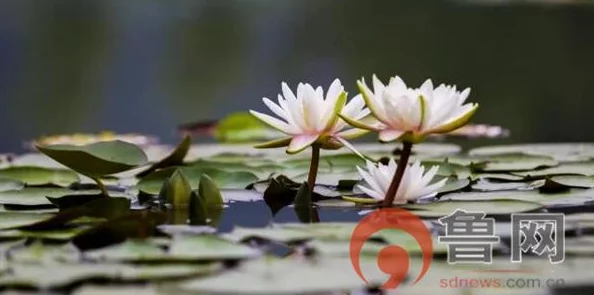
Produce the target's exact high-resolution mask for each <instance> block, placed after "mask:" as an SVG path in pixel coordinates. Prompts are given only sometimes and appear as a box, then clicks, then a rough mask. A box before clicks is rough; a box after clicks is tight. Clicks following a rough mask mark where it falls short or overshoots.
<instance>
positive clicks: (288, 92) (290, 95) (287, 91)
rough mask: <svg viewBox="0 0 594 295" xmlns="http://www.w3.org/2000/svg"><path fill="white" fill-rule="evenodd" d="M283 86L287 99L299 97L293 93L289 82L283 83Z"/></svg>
mask: <svg viewBox="0 0 594 295" xmlns="http://www.w3.org/2000/svg"><path fill="white" fill-rule="evenodd" d="M281 88H282V91H283V96H284V97H285V99H287V100H296V99H297V97H296V96H295V94H294V93H293V91H292V90H291V88H289V85H287V83H285V82H283V83H282V84H281Z"/></svg>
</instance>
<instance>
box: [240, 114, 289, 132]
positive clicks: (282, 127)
mask: <svg viewBox="0 0 594 295" xmlns="http://www.w3.org/2000/svg"><path fill="white" fill-rule="evenodd" d="M250 114H252V116H254V117H256V118H258V119H260V120H261V121H262V122H264V123H266V124H268V125H270V126H271V127H273V128H274V129H277V130H278V131H280V132H283V133H286V134H295V133H297V132H298V130H297V129H296V128H295V127H293V126H291V125H289V124H287V123H286V122H283V121H281V120H279V119H277V118H274V117H272V116H269V115H266V114H262V113H259V112H256V111H252V110H250Z"/></svg>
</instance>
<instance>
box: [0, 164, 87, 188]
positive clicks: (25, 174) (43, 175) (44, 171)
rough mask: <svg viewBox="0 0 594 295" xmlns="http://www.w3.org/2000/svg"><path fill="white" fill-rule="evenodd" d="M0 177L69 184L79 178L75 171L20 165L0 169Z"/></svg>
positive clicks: (25, 181)
mask: <svg viewBox="0 0 594 295" xmlns="http://www.w3.org/2000/svg"><path fill="white" fill-rule="evenodd" d="M0 178H5V179H12V180H18V181H22V182H24V183H26V184H27V185H48V184H53V185H57V186H63V187H66V186H69V185H70V184H72V183H75V182H78V181H79V180H80V179H79V177H78V175H77V174H76V173H74V172H73V171H71V170H65V169H49V168H42V167H31V166H20V167H8V168H4V169H0Z"/></svg>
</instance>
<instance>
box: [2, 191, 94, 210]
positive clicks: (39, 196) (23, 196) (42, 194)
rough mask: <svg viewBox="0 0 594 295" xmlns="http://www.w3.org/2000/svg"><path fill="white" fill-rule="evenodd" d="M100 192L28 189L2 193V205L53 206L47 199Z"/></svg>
mask: <svg viewBox="0 0 594 295" xmlns="http://www.w3.org/2000/svg"><path fill="white" fill-rule="evenodd" d="M99 192H100V191H99V190H81V191H76V190H71V189H67V188H54V187H48V188H45V187H44V188H40V187H26V188H24V189H21V190H14V191H4V192H0V204H5V205H21V206H41V205H50V206H52V203H51V202H50V201H49V200H48V199H47V197H50V198H59V197H62V196H65V195H79V194H80V195H87V194H97V193H99ZM52 207H53V206H52Z"/></svg>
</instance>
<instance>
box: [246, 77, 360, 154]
mask: <svg viewBox="0 0 594 295" xmlns="http://www.w3.org/2000/svg"><path fill="white" fill-rule="evenodd" d="M282 93H283V94H282V95H280V94H279V95H278V104H276V103H274V102H272V101H271V100H270V99H268V98H266V97H264V98H263V99H262V100H263V101H264V104H265V105H266V106H267V107H268V108H269V109H270V110H271V111H272V112H273V113H274V114H275V115H277V116H278V117H279V118H280V119H278V118H275V117H272V116H269V115H266V114H263V113H259V112H256V111H252V110H250V113H251V114H252V115H254V116H255V117H256V118H258V119H260V120H261V121H263V122H264V123H266V124H268V125H270V126H272V127H273V128H275V129H277V130H279V131H281V132H283V133H285V134H287V135H288V137H285V138H281V139H278V140H274V141H270V142H267V143H263V144H260V145H257V146H256V148H274V147H284V146H288V148H287V153H289V154H296V153H299V152H301V151H303V150H304V149H306V148H307V147H309V146H310V145H312V144H314V143H317V144H320V145H321V147H322V148H324V149H338V148H340V147H342V146H343V145H344V146H347V147H348V148H351V149H352V146H351V145H350V144H349V143H348V142H347V141H346V139H352V138H354V137H357V136H360V135H363V134H364V133H366V132H368V131H367V130H363V129H354V128H347V127H349V126H348V124H347V123H346V122H345V121H343V120H342V119H340V117H338V114H339V113H340V112H342V113H344V114H346V115H348V116H349V117H351V118H356V120H362V119H363V118H365V117H367V116H369V114H370V111H369V110H368V109H367V108H365V101H364V100H363V98H362V96H361V95H357V96H355V97H354V98H353V99H352V100H351V101H350V102H349V103H348V104H347V103H346V100H347V93H346V92H345V91H344V87H343V86H342V84H341V83H340V80H339V79H336V80H334V82H332V84H331V85H330V87H329V88H328V91H327V92H326V95H325V97H324V90H323V89H322V87H321V86H318V87H317V88H315V89H314V87H313V86H311V85H310V84H307V83H299V85H298V86H297V94H296V95H295V94H294V93H293V91H291V89H290V88H289V86H288V85H287V83H284V82H283V83H282Z"/></svg>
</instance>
